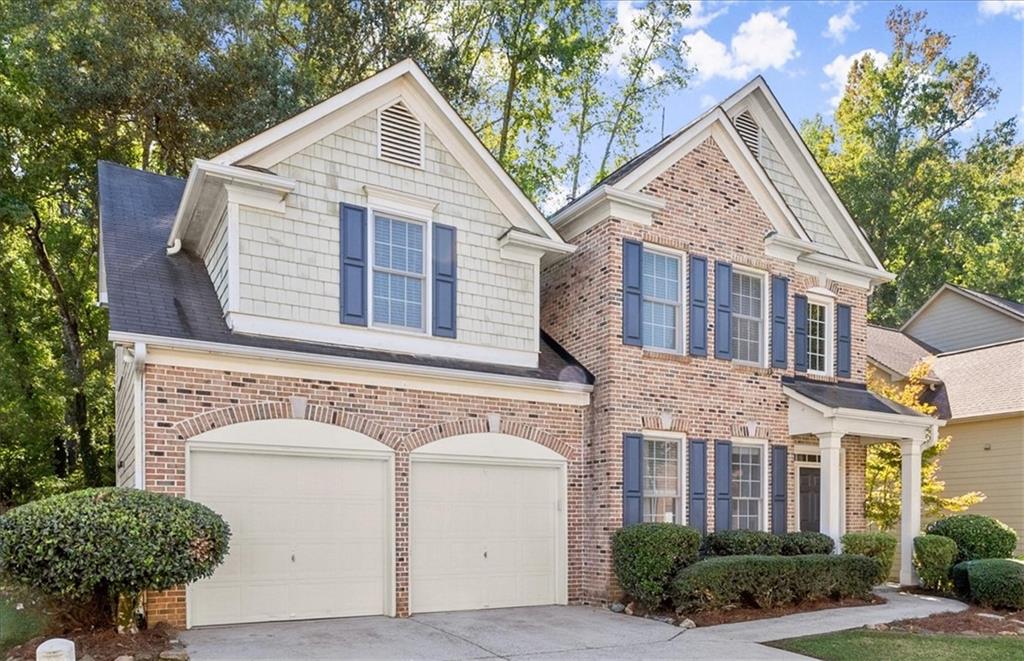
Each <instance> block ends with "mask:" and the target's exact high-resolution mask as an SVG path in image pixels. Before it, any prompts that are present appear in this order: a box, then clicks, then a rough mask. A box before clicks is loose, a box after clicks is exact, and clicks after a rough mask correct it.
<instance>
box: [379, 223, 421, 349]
mask: <svg viewBox="0 0 1024 661" xmlns="http://www.w3.org/2000/svg"><path fill="white" fill-rule="evenodd" d="M367 212H368V215H369V222H368V225H369V227H367V230H366V231H367V236H368V240H367V246H368V249H367V253H368V254H367V256H366V263H367V268H368V269H369V271H370V278H369V291H368V292H367V294H368V296H367V297H366V314H367V323H368V324H369V325H370V327H371V328H376V329H380V330H385V331H388V332H389V333H401V334H406V335H429V334H430V326H431V320H432V319H433V318H434V317H433V307H432V305H433V300H432V299H431V294H432V293H433V291H432V290H433V287H432V286H431V277H432V273H431V264H432V263H433V261H432V260H433V255H432V254H431V248H432V247H433V246H432V244H433V236H434V219H433V218H432V217H430V216H429V215H427V214H416V213H410V209H409V208H405V209H404V210H398V209H395V208H393V207H392V208H389V207H387V206H377V207H373V208H370V209H368V210H367ZM378 214H379V215H381V216H383V217H385V218H388V219H390V220H398V221H402V222H407V223H418V224H420V225H423V316H422V319H421V321H422V323H421V324H420V327H419V328H410V327H408V326H396V325H392V324H379V323H376V322H375V321H374V320H373V298H374V296H373V279H374V278H375V277H376V268H377V266H376V263H375V260H374V256H375V254H376V252H377V251H376V243H375V241H376V238H377V237H376V226H377V223H376V220H377V215H378ZM389 272H390V271H389Z"/></svg>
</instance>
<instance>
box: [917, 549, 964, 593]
mask: <svg viewBox="0 0 1024 661" xmlns="http://www.w3.org/2000/svg"><path fill="white" fill-rule="evenodd" d="M955 561H956V542H954V541H953V540H952V539H950V538H949V537H943V536H942V535H921V536H919V537H915V538H914V567H915V568H916V569H917V575H918V577H920V579H921V585H922V586H923V587H926V588H929V589H932V590H942V591H947V590H949V589H950V588H951V587H952V583H951V582H950V578H949V573H950V571H951V570H952V569H953V563H954V562H955Z"/></svg>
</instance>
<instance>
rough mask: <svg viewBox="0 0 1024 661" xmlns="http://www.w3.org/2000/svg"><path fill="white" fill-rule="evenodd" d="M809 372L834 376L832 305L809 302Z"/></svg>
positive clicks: (817, 301) (811, 300) (816, 301)
mask: <svg viewBox="0 0 1024 661" xmlns="http://www.w3.org/2000/svg"><path fill="white" fill-rule="evenodd" d="M807 371H808V372H813V373H815V374H823V375H831V374H832V304H831V302H826V301H824V300H814V299H811V298H810V297H809V298H808V301H807Z"/></svg>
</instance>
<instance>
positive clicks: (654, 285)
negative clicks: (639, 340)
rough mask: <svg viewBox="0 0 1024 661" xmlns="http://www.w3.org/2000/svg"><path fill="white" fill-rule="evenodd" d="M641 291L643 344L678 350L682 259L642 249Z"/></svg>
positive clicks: (681, 311)
mask: <svg viewBox="0 0 1024 661" xmlns="http://www.w3.org/2000/svg"><path fill="white" fill-rule="evenodd" d="M641 292H642V296H643V308H642V310H643V323H642V326H641V334H642V337H643V345H644V346H645V347H649V348H653V349H663V350H665V351H682V344H683V342H682V337H683V331H682V329H683V298H682V293H683V267H682V259H681V258H680V257H679V256H677V255H670V254H667V253H663V252H660V251H656V250H651V249H650V248H648V247H647V246H645V247H644V251H643V281H642V284H641Z"/></svg>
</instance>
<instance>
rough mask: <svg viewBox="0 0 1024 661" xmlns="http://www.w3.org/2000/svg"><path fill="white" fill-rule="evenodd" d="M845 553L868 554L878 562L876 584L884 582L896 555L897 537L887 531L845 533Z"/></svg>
mask: <svg viewBox="0 0 1024 661" xmlns="http://www.w3.org/2000/svg"><path fill="white" fill-rule="evenodd" d="M842 542H843V553H852V554H854V555H866V556H868V557H869V558H873V559H874V560H875V562H877V563H878V573H877V574H876V576H875V584H876V585H877V584H879V583H884V582H885V580H886V579H887V578H889V572H890V571H891V570H892V561H893V558H894V557H895V556H896V537H894V536H893V535H890V534H889V533H886V532H849V533H846V534H845V535H843V537H842Z"/></svg>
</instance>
